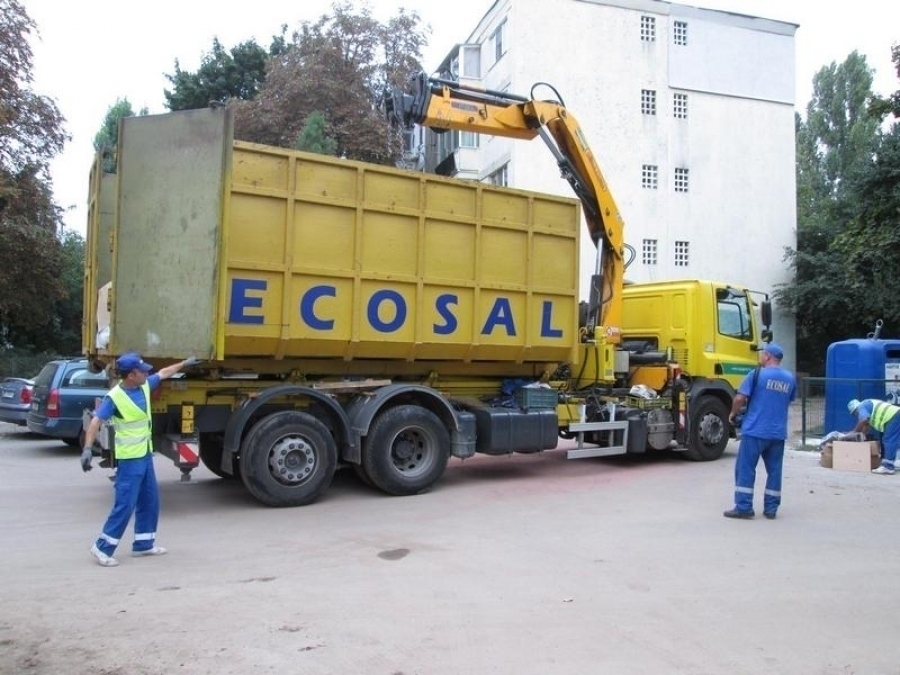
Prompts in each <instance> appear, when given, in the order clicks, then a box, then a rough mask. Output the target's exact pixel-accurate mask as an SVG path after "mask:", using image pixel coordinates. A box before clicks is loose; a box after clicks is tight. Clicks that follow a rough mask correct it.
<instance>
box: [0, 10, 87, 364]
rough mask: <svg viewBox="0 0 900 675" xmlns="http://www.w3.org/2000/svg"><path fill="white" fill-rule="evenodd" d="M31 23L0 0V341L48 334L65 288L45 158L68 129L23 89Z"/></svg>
mask: <svg viewBox="0 0 900 675" xmlns="http://www.w3.org/2000/svg"><path fill="white" fill-rule="evenodd" d="M36 30H37V27H36V26H35V24H34V22H33V21H32V19H31V18H30V17H29V16H28V14H27V13H26V12H25V9H24V7H23V6H22V4H21V3H20V2H18V0H0V347H2V346H6V345H10V344H16V345H18V346H23V345H25V344H38V343H40V342H42V341H43V342H47V341H48V340H51V339H52V338H53V337H54V334H53V333H52V332H51V326H52V325H53V323H54V321H55V319H56V317H55V315H54V310H55V303H57V302H60V301H62V300H63V299H64V298H65V294H66V290H65V287H64V284H63V283H62V282H61V281H60V277H61V272H62V268H63V253H62V245H61V243H60V241H59V239H58V238H57V236H56V234H57V231H58V230H59V228H60V226H61V222H62V218H61V211H60V209H59V207H58V206H57V205H56V204H55V203H54V201H53V187H52V181H51V179H50V171H49V165H50V161H51V160H52V159H53V158H54V157H55V156H56V155H57V154H58V153H59V152H61V151H62V149H63V146H64V144H65V142H66V141H67V140H68V135H67V134H66V132H65V130H64V128H63V124H64V119H63V116H62V114H61V113H60V111H59V109H58V108H57V107H56V104H55V103H54V102H53V101H52V100H51V99H50V98H48V97H46V96H43V95H40V94H38V93H37V92H35V91H33V90H32V89H31V84H32V82H33V75H32V52H31V47H30V45H29V42H28V36H29V35H31V34H32V33H36ZM79 323H80V319H79Z"/></svg>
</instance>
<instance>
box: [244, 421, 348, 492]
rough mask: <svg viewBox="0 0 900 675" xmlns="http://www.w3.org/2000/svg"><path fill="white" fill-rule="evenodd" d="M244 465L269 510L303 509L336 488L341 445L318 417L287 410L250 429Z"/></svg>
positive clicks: (250, 482)
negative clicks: (326, 491) (330, 488)
mask: <svg viewBox="0 0 900 675" xmlns="http://www.w3.org/2000/svg"><path fill="white" fill-rule="evenodd" d="M240 467H241V477H242V478H243V480H244V485H246V486H247V489H248V490H249V491H250V494H252V495H253V496H254V497H256V498H257V499H258V500H259V501H261V502H262V503H263V504H265V505H266V506H303V505H304V504H309V503H311V502H314V501H315V500H316V499H318V498H319V496H321V495H322V494H323V493H324V492H325V490H327V489H328V486H329V485H331V479H332V478H334V472H335V469H336V467H337V446H336V445H335V442H334V438H333V437H332V436H331V432H329V431H328V427H326V426H325V425H324V424H322V423H321V422H320V421H319V420H317V419H316V418H315V417H313V416H312V415H310V414H308V413H304V412H297V411H293V410H287V411H283V412H278V413H275V414H273V415H269V416H268V417H264V418H263V419H262V420H261V421H259V422H257V423H256V425H255V426H254V427H253V428H252V429H251V430H250V433H249V434H247V436H246V437H245V438H244V442H243V443H242V444H241V459H240Z"/></svg>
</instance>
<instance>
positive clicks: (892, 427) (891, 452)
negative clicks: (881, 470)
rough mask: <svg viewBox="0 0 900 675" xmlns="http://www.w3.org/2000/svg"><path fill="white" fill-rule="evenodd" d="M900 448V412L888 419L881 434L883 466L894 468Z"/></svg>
mask: <svg viewBox="0 0 900 675" xmlns="http://www.w3.org/2000/svg"><path fill="white" fill-rule="evenodd" d="M898 448H900V413H897V414H896V415H894V416H893V417H892V418H891V419H890V420H888V423H887V426H885V428H884V433H883V434H882V435H881V466H883V467H885V468H887V469H893V468H894V460H895V459H897V450H898Z"/></svg>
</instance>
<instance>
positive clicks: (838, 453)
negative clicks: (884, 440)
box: [823, 441, 881, 473]
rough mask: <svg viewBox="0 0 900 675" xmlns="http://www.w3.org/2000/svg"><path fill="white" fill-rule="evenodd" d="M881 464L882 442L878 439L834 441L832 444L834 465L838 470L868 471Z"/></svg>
mask: <svg viewBox="0 0 900 675" xmlns="http://www.w3.org/2000/svg"><path fill="white" fill-rule="evenodd" d="M880 464H881V444H880V443H879V442H878V441H863V442H855V441H834V443H833V444H832V467H833V468H835V469H837V470H838V471H862V472H866V473H868V472H869V471H871V470H872V469H875V468H877V467H878V466H879V465H880ZM823 466H824V465H823Z"/></svg>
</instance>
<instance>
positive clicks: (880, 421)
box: [869, 401, 900, 433]
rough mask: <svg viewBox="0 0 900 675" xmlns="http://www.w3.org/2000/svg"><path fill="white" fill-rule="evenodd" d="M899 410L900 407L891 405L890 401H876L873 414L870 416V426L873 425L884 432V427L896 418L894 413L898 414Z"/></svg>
mask: <svg viewBox="0 0 900 675" xmlns="http://www.w3.org/2000/svg"><path fill="white" fill-rule="evenodd" d="M898 410H900V408H898V407H897V406H895V405H891V404H890V403H885V402H884V401H875V406H874V409H873V410H872V416H871V417H870V418H869V426H871V427H873V428H874V429H875V430H876V431H880V432H881V433H884V428H885V427H886V426H887V423H888V422H890V421H891V420H892V419H893V418H894V415H896V414H897V411H898Z"/></svg>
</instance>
